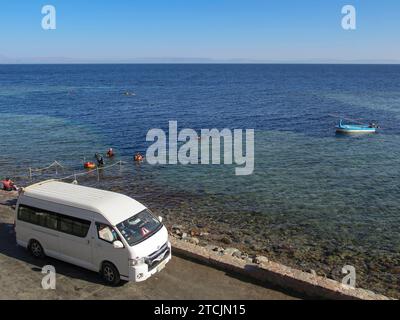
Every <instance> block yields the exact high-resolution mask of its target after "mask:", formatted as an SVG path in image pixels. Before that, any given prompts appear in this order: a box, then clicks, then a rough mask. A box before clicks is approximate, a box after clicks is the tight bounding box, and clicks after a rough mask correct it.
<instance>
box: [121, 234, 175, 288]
mask: <svg viewBox="0 0 400 320" xmlns="http://www.w3.org/2000/svg"><path fill="white" fill-rule="evenodd" d="M165 247H166V248H165V249H164V250H160V251H161V252H159V253H158V252H157V255H156V256H155V257H153V260H152V261H148V260H150V259H148V258H147V259H146V260H147V261H146V263H142V264H140V265H137V266H130V267H129V279H127V280H129V281H133V282H141V281H145V280H146V279H148V278H150V277H151V276H152V275H153V274H155V273H157V272H159V271H161V270H162V269H164V267H165V265H166V264H167V263H168V262H169V261H170V260H171V257H172V254H171V243H169V242H168V243H166V246H165ZM158 258H159V259H158Z"/></svg>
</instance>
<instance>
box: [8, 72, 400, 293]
mask: <svg viewBox="0 0 400 320" xmlns="http://www.w3.org/2000/svg"><path fill="white" fill-rule="evenodd" d="M399 71H400V67H399V66H317V65H315V66H304V65H282V66H280V65H101V66H100V65H75V66H72V65H71V66H69V65H64V66H40V65H36V66H0V121H1V123H3V126H6V127H8V128H10V129H9V130H3V131H2V136H1V140H0V141H1V144H0V146H1V154H2V156H1V157H0V175H1V176H2V177H3V176H5V175H11V176H14V177H15V176H19V175H26V174H27V168H28V167H43V166H46V165H48V164H49V163H51V162H52V161H53V160H58V161H60V162H61V163H63V164H64V165H65V166H66V168H67V169H66V170H65V173H62V172H60V173H59V174H60V175H62V174H65V175H67V174H70V173H72V172H74V171H76V172H78V171H81V164H82V161H83V159H84V158H86V159H91V158H92V156H93V154H94V153H95V152H98V151H100V152H104V151H105V150H106V149H107V148H108V147H109V146H112V147H114V149H115V150H116V151H117V153H118V158H117V159H116V160H119V159H122V160H125V161H127V164H126V165H124V166H123V168H122V171H119V168H117V167H115V168H114V169H112V170H110V171H109V172H105V173H104V175H103V176H102V179H101V181H100V183H97V180H96V176H95V175H92V176H91V177H89V178H87V179H83V180H82V183H85V184H93V185H100V186H102V187H107V188H112V189H115V190H122V191H124V192H126V193H129V194H132V195H134V196H135V197H137V198H139V199H141V200H142V201H144V202H146V203H147V204H149V205H151V206H152V207H153V208H156V209H157V210H158V211H159V212H160V213H162V214H163V215H165V216H166V217H167V221H169V222H170V223H173V222H176V223H184V224H186V225H188V226H195V225H199V224H200V225H204V224H205V225H207V226H208V228H209V229H210V231H211V233H216V234H217V233H218V234H225V235H226V236H229V237H230V239H231V240H232V241H233V242H234V243H235V244H236V245H238V246H241V247H246V248H248V250H249V251H254V252H262V253H263V254H266V255H268V256H271V257H272V258H274V259H275V260H278V261H282V262H284V263H287V264H290V265H293V266H296V267H300V268H303V269H304V270H309V269H315V270H317V271H318V272H320V273H323V274H326V275H327V276H329V277H334V278H336V279H340V278H341V274H340V270H341V268H342V267H343V266H344V265H345V264H353V265H355V266H356V270H357V271H358V272H359V278H358V281H359V285H360V286H364V287H368V288H370V289H374V290H377V291H379V292H384V293H387V294H391V295H394V296H399V287H400V286H399V282H400V278H399V266H400V253H399V252H400V234H399V223H400V216H399V212H400V203H399V200H398V199H399V192H400V187H399V181H400V166H399V164H400V160H399V159H400V157H399V156H400V154H399V153H400V148H399V142H400V141H399V137H400V135H399V134H400V126H399V124H398V121H399V117H400V93H399V92H400V79H399V76H398V75H399ZM126 90H129V91H134V92H135V93H136V95H135V96H125V95H123V93H124V92H125V91H126ZM331 114H339V115H342V116H345V117H350V118H354V119H364V120H365V121H369V120H377V121H378V122H379V123H380V125H381V127H382V129H381V130H380V133H379V134H377V135H371V136H363V137H343V136H336V135H335V133H334V130H333V127H334V125H335V124H336V122H337V119H336V118H334V117H332V116H330V115H331ZM169 120H177V121H178V126H179V128H180V129H181V128H184V127H189V128H194V129H196V130H198V129H201V128H213V127H216V128H219V129H222V128H225V127H227V128H231V129H234V128H254V129H255V132H256V133H255V135H256V140H255V149H256V152H255V171H254V174H253V175H251V176H244V177H237V176H235V175H234V168H235V166H208V165H192V166H182V165H179V166H159V167H154V166H150V165H148V164H146V163H144V164H142V165H140V166H137V165H134V164H133V163H132V161H131V160H132V155H133V153H134V152H136V151H141V152H145V150H146V148H147V146H148V145H149V144H148V143H146V141H145V136H146V133H147V131H148V130H149V129H151V128H167V126H168V121H169ZM52 176H53V174H52V173H51V172H50V173H49V174H48V175H44V176H36V177H35V178H36V179H42V178H47V177H52ZM16 179H17V180H18V178H16ZM19 181H20V182H21V183H26V180H24V179H19ZM232 245H233V244H232Z"/></svg>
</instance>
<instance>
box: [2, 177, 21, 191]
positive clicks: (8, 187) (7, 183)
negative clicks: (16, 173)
mask: <svg viewBox="0 0 400 320" xmlns="http://www.w3.org/2000/svg"><path fill="white" fill-rule="evenodd" d="M1 183H2V184H3V190H5V191H17V190H18V188H17V186H16V185H15V184H14V182H13V181H12V180H11V179H10V178H5V180H3V181H1Z"/></svg>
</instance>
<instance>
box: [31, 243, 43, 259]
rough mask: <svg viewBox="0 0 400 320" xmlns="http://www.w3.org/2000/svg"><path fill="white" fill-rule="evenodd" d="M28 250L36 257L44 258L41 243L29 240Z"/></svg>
mask: <svg viewBox="0 0 400 320" xmlns="http://www.w3.org/2000/svg"><path fill="white" fill-rule="evenodd" d="M29 252H30V253H31V255H32V256H33V257H34V258H37V259H41V258H44V256H45V255H44V251H43V247H42V245H41V244H40V243H39V242H38V241H36V240H31V241H30V242H29Z"/></svg>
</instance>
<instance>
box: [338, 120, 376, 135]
mask: <svg viewBox="0 0 400 320" xmlns="http://www.w3.org/2000/svg"><path fill="white" fill-rule="evenodd" d="M377 128H378V126H377V125H376V124H375V123H370V124H369V125H361V124H343V121H342V120H340V122H339V125H337V126H336V132H337V133H346V134H353V133H376V129H377Z"/></svg>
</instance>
